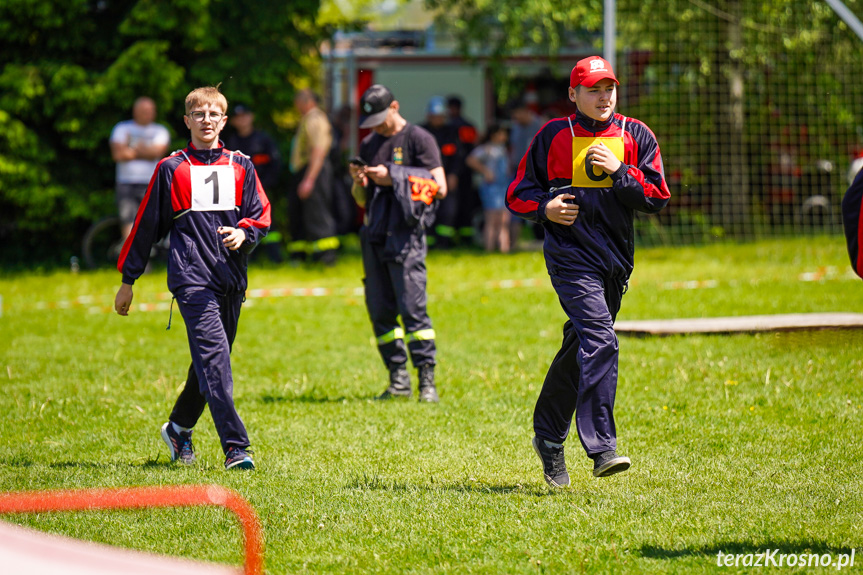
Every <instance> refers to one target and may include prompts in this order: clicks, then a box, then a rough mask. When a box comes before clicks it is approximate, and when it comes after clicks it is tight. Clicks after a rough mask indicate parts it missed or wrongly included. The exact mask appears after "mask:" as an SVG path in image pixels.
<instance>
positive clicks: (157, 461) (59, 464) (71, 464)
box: [0, 455, 184, 469]
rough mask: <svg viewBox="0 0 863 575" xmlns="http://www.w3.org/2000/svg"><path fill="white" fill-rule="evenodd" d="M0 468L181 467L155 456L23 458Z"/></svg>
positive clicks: (0, 463)
mask: <svg viewBox="0 0 863 575" xmlns="http://www.w3.org/2000/svg"><path fill="white" fill-rule="evenodd" d="M0 467H22V468H26V467H50V468H52V469H129V468H137V469H172V468H173V469H181V468H184V466H182V465H176V464H174V463H173V462H171V461H170V460H169V459H168V458H167V457H162V455H156V457H155V458H154V459H146V460H139V461H132V462H119V461H118V462H115V461H52V462H44V461H33V460H32V459H28V458H25V457H13V458H10V459H0Z"/></svg>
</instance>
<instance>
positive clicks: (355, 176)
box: [348, 164, 369, 208]
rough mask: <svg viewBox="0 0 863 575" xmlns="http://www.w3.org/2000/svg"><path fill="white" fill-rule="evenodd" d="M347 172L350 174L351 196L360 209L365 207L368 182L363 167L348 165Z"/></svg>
mask: <svg viewBox="0 0 863 575" xmlns="http://www.w3.org/2000/svg"><path fill="white" fill-rule="evenodd" d="M348 172H350V174H351V195H352V196H353V197H354V201H355V202H356V203H357V205H358V206H359V207H361V208H364V207H366V202H367V201H368V195H369V194H368V185H369V180H368V178H367V177H366V170H365V167H364V166H363V167H361V166H357V165H356V164H348Z"/></svg>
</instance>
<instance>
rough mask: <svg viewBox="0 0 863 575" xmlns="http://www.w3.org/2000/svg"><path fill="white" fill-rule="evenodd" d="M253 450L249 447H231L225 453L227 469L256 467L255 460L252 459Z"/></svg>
mask: <svg viewBox="0 0 863 575" xmlns="http://www.w3.org/2000/svg"><path fill="white" fill-rule="evenodd" d="M251 453H252V452H251V451H248V448H246V449H243V448H242V447H229V448H228V453H226V454H225V469H234V468H235V467H236V468H237V469H254V468H255V462H254V461H252V456H251Z"/></svg>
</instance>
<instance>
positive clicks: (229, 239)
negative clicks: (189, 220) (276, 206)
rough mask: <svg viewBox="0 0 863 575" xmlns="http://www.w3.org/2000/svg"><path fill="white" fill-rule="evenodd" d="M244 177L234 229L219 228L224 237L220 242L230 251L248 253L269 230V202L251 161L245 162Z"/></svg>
mask: <svg viewBox="0 0 863 575" xmlns="http://www.w3.org/2000/svg"><path fill="white" fill-rule="evenodd" d="M244 165H245V167H246V177H245V178H244V179H243V203H242V205H241V206H240V217H241V218H242V219H241V220H240V221H239V223H237V227H236V228H230V227H223V228H219V233H220V234H222V235H223V236H224V237H223V238H222V242H223V243H224V244H225V246H226V247H227V248H228V249H230V250H237V249H240V247H242V248H243V252H245V253H250V252H251V251H252V250H254V249H255V246H257V245H258V243H259V242H260V241H261V240H262V239H264V236H266V235H267V232H268V231H269V230H270V224H271V219H270V200H269V199H268V198H267V193H266V192H265V191H264V186H263V185H261V180H260V179H258V174H257V172H255V166H254V164H252V162H251V160H246V162H245V164H244Z"/></svg>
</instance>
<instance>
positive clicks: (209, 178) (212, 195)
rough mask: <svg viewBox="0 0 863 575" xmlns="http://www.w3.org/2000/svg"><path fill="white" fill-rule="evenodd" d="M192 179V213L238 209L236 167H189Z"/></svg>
mask: <svg viewBox="0 0 863 575" xmlns="http://www.w3.org/2000/svg"><path fill="white" fill-rule="evenodd" d="M189 170H190V172H191V178H192V211H193V212H224V211H233V210H234V209H236V203H235V202H236V200H237V189H236V181H235V180H234V166H233V165H231V164H228V165H227V166H189Z"/></svg>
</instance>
